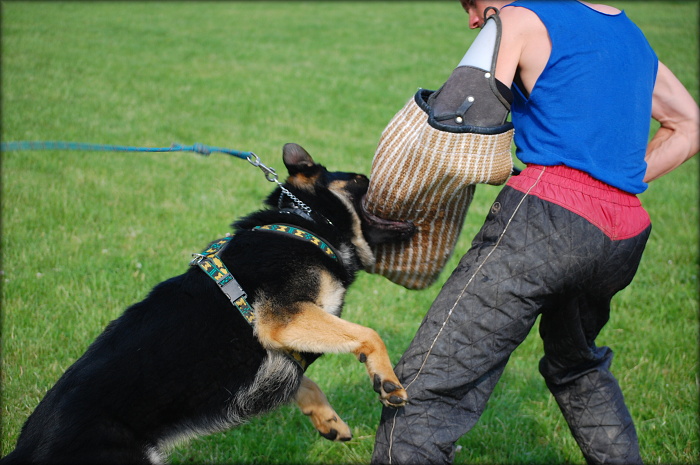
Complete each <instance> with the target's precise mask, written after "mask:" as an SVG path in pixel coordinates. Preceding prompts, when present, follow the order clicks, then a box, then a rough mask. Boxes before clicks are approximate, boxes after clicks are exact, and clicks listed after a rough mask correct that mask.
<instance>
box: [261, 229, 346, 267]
mask: <svg viewBox="0 0 700 465" xmlns="http://www.w3.org/2000/svg"><path fill="white" fill-rule="evenodd" d="M253 230H256V231H268V232H273V233H277V234H282V235H286V236H290V237H293V238H295V239H301V240H302V241H305V242H309V243H311V244H313V245H315V246H316V247H318V248H319V249H321V251H322V252H323V253H325V254H326V255H327V256H329V257H331V258H332V259H333V260H337V261H340V255H339V254H338V253H337V252H336V250H335V249H334V248H333V246H331V245H329V244H328V243H327V241H326V240H324V239H323V238H321V237H319V236H317V235H315V234H313V233H310V232H309V231H307V230H305V229H301V228H298V227H296V226H292V225H290V224H284V223H279V224H266V225H265V226H255V227H254V228H253Z"/></svg>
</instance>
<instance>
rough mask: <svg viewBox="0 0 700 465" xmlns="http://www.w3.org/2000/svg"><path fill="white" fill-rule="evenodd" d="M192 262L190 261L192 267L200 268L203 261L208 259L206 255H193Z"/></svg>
mask: <svg viewBox="0 0 700 465" xmlns="http://www.w3.org/2000/svg"><path fill="white" fill-rule="evenodd" d="M192 257H193V258H192V261H190V266H198V265H199V264H200V263H202V260H204V259H205V258H207V256H206V255H204V254H201V253H193V254H192Z"/></svg>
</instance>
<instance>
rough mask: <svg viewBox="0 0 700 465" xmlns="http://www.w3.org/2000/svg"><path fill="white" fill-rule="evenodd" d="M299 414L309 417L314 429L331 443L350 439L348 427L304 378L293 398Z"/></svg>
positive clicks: (316, 387) (313, 385) (314, 385)
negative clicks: (299, 411)
mask: <svg viewBox="0 0 700 465" xmlns="http://www.w3.org/2000/svg"><path fill="white" fill-rule="evenodd" d="M294 400H295V401H296V403H297V405H298V406H299V409H300V410H301V413H303V414H304V415H306V416H307V417H309V420H311V423H312V424H313V425H314V428H316V430H317V431H318V432H319V433H320V434H321V436H323V437H324V438H326V439H330V440H331V441H349V440H350V439H352V433H351V432H350V427H348V425H347V424H346V423H345V422H344V421H343V420H341V419H340V417H339V416H338V414H337V413H335V410H333V407H331V404H330V403H329V402H328V399H327V398H326V395H325V394H324V393H323V391H321V388H319V387H318V385H317V384H316V383H314V382H313V381H311V379H309V378H307V377H306V376H304V377H303V378H302V379H301V385H300V386H299V390H298V391H297V393H296V397H295V398H294Z"/></svg>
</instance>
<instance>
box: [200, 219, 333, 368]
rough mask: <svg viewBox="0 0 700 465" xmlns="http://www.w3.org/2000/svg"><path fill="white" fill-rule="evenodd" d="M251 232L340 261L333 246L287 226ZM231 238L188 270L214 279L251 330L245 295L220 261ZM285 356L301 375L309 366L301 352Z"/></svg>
mask: <svg viewBox="0 0 700 465" xmlns="http://www.w3.org/2000/svg"><path fill="white" fill-rule="evenodd" d="M253 230H254V231H268V232H272V233H277V234H281V235H286V236H289V237H293V238H295V239H299V240H302V241H305V242H308V243H310V244H313V245H315V246H316V247H318V248H319V250H321V251H322V252H323V253H324V254H325V255H326V256H328V257H330V258H332V259H334V260H336V261H340V255H339V254H338V253H337V252H336V250H335V249H334V248H333V247H332V246H330V245H329V244H328V243H327V242H326V241H325V240H323V239H322V238H320V237H319V236H317V235H315V234H312V233H310V232H309V231H306V230H305V229H301V228H298V227H296V226H291V225H288V224H268V225H265V226H255V227H254V228H253ZM233 237H234V235H229V236H226V237H224V238H221V239H218V240H216V241H214V242H212V243H211V244H210V245H209V246H208V247H207V248H206V249H204V250H203V251H202V252H201V253H193V254H192V257H193V259H192V261H191V262H190V266H199V268H200V269H202V271H204V273H206V275H207V276H209V277H210V278H211V279H213V280H214V282H215V283H216V284H217V285H218V286H219V289H221V292H223V293H224V295H225V296H226V298H227V299H229V301H231V304H232V305H233V306H234V307H235V308H236V309H237V310H238V311H239V313H240V314H241V316H243V318H244V319H245V320H246V321H247V322H248V324H249V325H250V326H254V325H255V312H254V310H253V307H252V306H251V305H250V303H248V295H247V294H246V292H245V291H244V290H243V288H242V287H241V285H240V284H238V281H236V278H234V277H233V274H232V273H231V272H230V271H229V269H228V268H227V267H226V265H225V264H224V262H223V261H222V260H221V258H220V255H221V253H222V252H223V251H224V250H225V249H226V247H227V246H228V245H229V244H230V243H231V239H233ZM284 352H285V353H286V354H287V355H288V356H289V357H290V358H291V359H292V360H294V361H295V362H296V363H297V364H298V365H299V366H300V367H301V369H302V370H303V371H306V368H307V367H308V366H309V362H308V361H307V360H306V358H305V357H304V355H303V354H302V353H301V352H298V351H295V350H288V349H285V350H284Z"/></svg>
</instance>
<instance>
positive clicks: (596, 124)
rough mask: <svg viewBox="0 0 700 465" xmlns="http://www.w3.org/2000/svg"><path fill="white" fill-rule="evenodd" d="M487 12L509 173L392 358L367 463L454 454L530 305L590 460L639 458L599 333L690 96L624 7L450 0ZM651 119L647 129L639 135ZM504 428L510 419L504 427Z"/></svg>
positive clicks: (687, 136) (687, 135) (677, 145)
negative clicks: (491, 13) (492, 21)
mask: <svg viewBox="0 0 700 465" xmlns="http://www.w3.org/2000/svg"><path fill="white" fill-rule="evenodd" d="M461 4H462V7H463V8H464V9H465V10H466V12H467V13H468V14H469V26H470V27H471V28H477V27H481V26H482V25H483V24H484V22H485V19H484V11H485V10H486V9H487V7H494V8H496V9H498V10H499V12H500V13H499V15H500V20H501V22H502V37H501V43H500V51H499V55H498V60H497V66H496V77H497V79H498V80H499V81H501V82H502V83H504V84H506V85H507V86H509V87H511V89H512V91H513V94H514V102H513V105H512V108H511V118H512V123H513V125H514V127H515V137H514V142H515V145H516V156H517V158H518V159H520V160H521V161H522V162H523V163H524V164H525V166H526V167H525V169H524V170H523V171H522V172H521V173H520V174H519V175H517V176H512V177H511V178H510V179H509V181H508V182H507V184H506V185H505V186H504V187H503V188H502V190H501V191H500V193H499V194H498V196H497V198H496V200H495V202H494V203H493V205H492V207H491V210H490V213H489V214H488V215H487V217H486V219H485V222H484V224H483V226H482V228H481V229H480V231H479V232H478V233H477V235H476V237H475V238H474V240H473V243H472V247H471V248H470V249H469V251H468V252H467V253H466V255H465V256H464V257H463V258H462V259H461V261H460V263H459V265H458V266H457V268H456V269H455V270H454V271H453V273H452V274H451V276H450V277H449V279H448V280H447V282H446V283H445V285H444V287H443V288H442V289H441V291H440V293H439V294H438V296H437V298H436V299H435V301H434V302H433V304H432V306H431V308H430V309H429V311H428V313H427V314H426V316H425V318H424V320H423V322H422V323H421V325H420V327H419V329H418V331H417V333H416V335H415V337H414V339H413V341H412V342H411V344H410V346H409V347H408V349H407V350H406V352H405V353H404V354H403V356H402V358H401V360H400V361H399V362H398V364H397V366H396V369H395V370H396V373H397V375H398V376H399V379H400V380H401V382H402V383H403V385H404V386H405V388H406V389H407V392H408V395H409V403H408V404H407V405H406V406H405V407H402V408H399V409H391V408H384V409H383V411H382V416H381V420H380V424H379V427H378V429H377V433H376V438H375V448H374V452H373V456H372V462H373V463H391V464H432V463H451V462H452V461H453V460H454V454H455V441H457V440H458V439H459V438H460V437H461V436H462V435H464V434H466V433H467V432H468V431H469V430H470V429H471V428H472V427H473V426H474V424H475V423H476V422H477V420H478V419H479V417H480V415H481V414H482V412H483V411H484V408H485V405H486V402H487V400H488V398H489V396H490V394H491V392H492V391H493V389H494V386H495V385H496V383H497V381H498V379H499V377H500V376H501V374H502V372H503V370H504V367H505V366H506V363H507V361H508V359H509V357H510V355H511V353H512V352H513V350H514V349H515V348H516V347H517V346H518V345H519V344H520V343H521V342H522V341H523V340H524V339H525V337H526V336H527V335H528V333H529V331H530V329H531V328H532V327H533V325H534V324H535V321H536V319H537V318H538V316H540V317H541V319H540V325H539V333H540V336H541V338H542V340H543V347H544V354H543V357H542V359H541V360H540V364H539V370H540V373H541V375H542V376H543V377H544V380H545V382H546V385H547V387H548V389H549V390H550V391H551V393H552V394H553V396H554V398H555V399H556V402H557V404H558V405H559V408H560V410H561V412H562V413H563V416H564V418H565V419H566V421H567V423H568V425H569V428H570V430H571V432H572V434H573V437H574V438H575V440H576V441H577V444H578V445H579V447H580V449H581V451H582V452H583V455H584V457H585V460H586V461H587V462H588V463H625V464H629V463H641V457H640V451H639V445H638V439H637V434H636V431H635V427H634V424H633V421H632V418H631V416H630V414H629V411H628V409H627V407H626V405H625V401H624V398H623V394H622V392H621V390H620V387H619V385H618V383H617V381H616V379H615V377H614V376H613V375H612V373H611V372H610V366H611V362H612V358H613V352H612V350H611V349H610V348H608V347H598V346H597V345H596V343H595V340H596V337H597V336H598V334H599V332H600V331H601V329H602V328H603V326H604V325H605V324H606V322H607V321H608V318H609V312H610V302H611V299H612V297H613V296H614V295H615V293H617V292H618V291H620V290H621V289H623V288H624V287H626V286H627V285H628V284H629V283H630V282H631V281H632V278H633V276H634V275H635V273H636V271H637V268H638V265H639V262H640V259H641V256H642V252H643V250H644V247H645V244H646V242H647V238H648V237H649V234H650V231H651V222H650V218H649V216H648V214H647V213H646V211H645V210H644V208H643V207H642V206H641V203H640V201H639V199H638V198H637V194H639V193H641V192H643V191H644V190H645V189H646V188H647V185H648V183H649V182H650V181H653V180H654V179H657V178H659V177H661V176H663V175H664V174H666V173H669V172H670V171H672V170H674V169H675V168H677V167H678V166H680V165H681V164H682V163H683V162H685V161H686V160H688V159H689V158H691V157H692V156H693V155H695V154H696V153H697V152H698V150H699V149H700V147H699V145H700V144H699V140H700V135H699V133H698V129H699V127H700V117H699V113H700V110H699V109H698V105H697V104H696V102H695V101H694V100H693V98H692V97H691V95H690V94H689V93H688V91H687V90H686V89H685V88H684V87H683V85H682V84H681V83H680V81H679V80H678V79H677V78H676V77H675V76H674V75H673V73H672V72H671V71H670V70H669V69H668V68H667V67H666V66H664V65H663V64H662V63H660V62H659V60H658V58H657V56H656V55H655V53H654V51H653V50H652V48H651V46H650V45H649V43H648V42H647V40H646V39H645V37H644V35H643V33H642V32H641V31H640V30H639V29H638V28H637V26H635V25H634V24H633V23H632V21H631V20H629V19H628V17H627V16H626V15H625V13H624V11H620V10H618V9H616V8H613V7H611V6H606V5H597V4H589V3H585V2H580V1H576V0H563V1H561V0H558V1H546V2H543V1H537V0H535V1H530V0H517V1H514V2H512V0H511V1H496V0H475V1H474V0H461ZM651 118H653V119H655V120H657V121H659V123H660V128H659V129H658V130H657V131H656V132H655V134H654V135H653V137H652V138H651V140H649V131H650V122H651ZM514 433H515V432H514Z"/></svg>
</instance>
